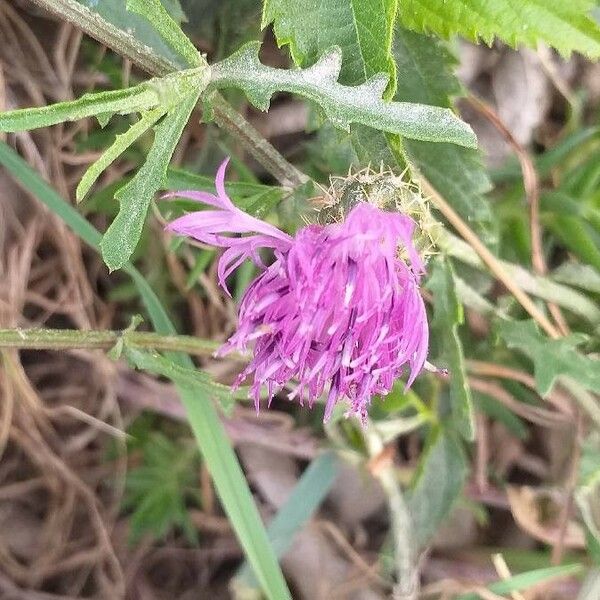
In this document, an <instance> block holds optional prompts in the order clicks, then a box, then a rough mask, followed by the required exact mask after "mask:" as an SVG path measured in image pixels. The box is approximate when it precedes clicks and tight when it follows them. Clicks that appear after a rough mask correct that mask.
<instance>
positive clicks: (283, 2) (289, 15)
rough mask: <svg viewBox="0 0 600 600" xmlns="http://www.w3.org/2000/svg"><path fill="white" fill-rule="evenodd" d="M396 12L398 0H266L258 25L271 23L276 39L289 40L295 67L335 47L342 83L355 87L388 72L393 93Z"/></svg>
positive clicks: (280, 44) (390, 90) (284, 42)
mask: <svg viewBox="0 0 600 600" xmlns="http://www.w3.org/2000/svg"><path fill="white" fill-rule="evenodd" d="M396 11H397V0H377V1H376V0H332V1H330V2H320V1H319V0H309V1H308V2H296V1H295V0H265V2H264V9H263V18H262V27H263V28H264V27H266V26H267V25H269V24H270V23H273V27H274V30H275V36H276V38H277V43H278V44H279V46H283V45H284V44H289V46H290V50H291V53H292V58H293V59H294V62H295V63H296V64H298V65H310V64H313V63H315V62H317V60H318V59H319V57H320V56H321V55H322V53H323V52H324V51H326V50H327V49H328V48H330V47H331V46H339V47H340V48H341V49H342V54H343V57H344V61H343V63H342V68H341V71H340V81H341V82H342V83H344V84H346V85H357V84H360V83H363V82H364V81H367V80H368V79H369V78H370V77H372V76H373V75H377V74H378V73H387V74H388V75H389V76H390V83H389V86H388V93H389V95H393V94H394V91H395V89H396V65H395V63H394V60H393V57H392V53H391V47H392V32H393V29H394V20H395V17H396ZM324 41H325V43H326V44H328V46H327V47H324V46H323V43H324Z"/></svg>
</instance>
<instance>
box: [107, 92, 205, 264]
mask: <svg viewBox="0 0 600 600" xmlns="http://www.w3.org/2000/svg"><path fill="white" fill-rule="evenodd" d="M199 95H200V92H199V91H196V92H192V93H189V94H188V95H187V96H186V97H184V98H183V99H182V101H181V103H180V104H179V105H178V106H176V107H175V108H174V109H173V110H172V111H171V112H169V113H168V114H167V115H166V116H165V117H164V119H163V120H162V121H161V122H160V123H159V124H158V125H157V126H156V128H155V135H154V143H153V144H152V147H151V148H150V151H149V152H148V156H147V158H146V162H145V163H144V164H143V165H142V167H141V168H140V170H139V171H138V172H137V173H136V174H135V176H134V177H133V179H132V180H131V181H129V182H128V183H127V184H125V185H124V186H123V187H122V188H121V189H119V191H118V192H117V194H116V196H115V197H116V198H117V200H119V203H120V210H119V214H118V215H117V217H116V218H115V220H114V221H113V222H112V223H111V225H110V227H109V228H108V230H107V231H106V233H105V234H104V237H103V238H102V257H103V258H104V262H105V263H106V264H107V266H108V268H109V269H110V270H111V271H112V270H114V269H120V268H121V267H122V266H123V265H124V264H125V263H126V262H127V261H128V260H129V257H130V256H131V254H132V253H133V251H134V250H135V247H136V246H137V243H138V241H139V239H140V236H141V235H142V228H143V226H144V222H145V220H146V213H147V212H148V207H149V206H150V202H151V201H152V198H153V197H154V194H155V193H156V192H157V190H158V189H159V188H160V186H161V184H162V182H163V180H164V178H165V176H166V174H167V166H168V165H169V162H170V160H171V156H172V155H173V152H174V151H175V147H176V146H177V142H179V138H180V137H181V133H182V132H183V128H184V127H185V125H186V124H187V122H188V119H189V117H190V114H191V113H192V111H193V110H194V107H195V106H196V102H197V101H198V96H199Z"/></svg>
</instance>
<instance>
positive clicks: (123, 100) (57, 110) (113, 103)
mask: <svg viewBox="0 0 600 600" xmlns="http://www.w3.org/2000/svg"><path fill="white" fill-rule="evenodd" d="M160 100H161V99H160V96H159V90H158V89H157V88H155V87H153V86H152V84H151V83H142V84H140V85H136V86H135V87H130V88H126V89H123V90H111V91H108V92H98V93H95V94H84V95H83V96H81V98H78V99H77V100H71V101H69V102H58V103H57V104H51V105H49V106H40V107H39V108H23V109H19V110H9V111H6V112H3V113H0V131H26V130H29V129H37V128H38V127H49V126H50V125H56V124H57V123H63V122H65V121H77V120H78V119H85V118H87V117H94V116H98V115H102V116H103V117H105V116H107V115H113V114H116V113H118V114H121V115H124V114H128V113H133V112H138V111H142V110H148V109H150V108H154V107H155V106H157V105H158V104H160Z"/></svg>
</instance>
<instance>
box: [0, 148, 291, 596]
mask: <svg viewBox="0 0 600 600" xmlns="http://www.w3.org/2000/svg"><path fill="white" fill-rule="evenodd" d="M0 164H2V165H3V166H4V167H5V168H6V169H7V170H8V171H9V172H10V173H11V174H12V175H13V176H14V177H15V178H16V179H17V180H18V181H19V182H20V183H21V185H23V187H24V188H25V189H27V190H29V191H30V192H31V193H32V194H33V195H34V196H35V197H36V198H37V199H38V200H39V201H40V202H42V203H43V204H45V205H46V206H47V207H48V208H49V209H50V210H51V211H52V212H54V213H55V214H56V215H57V216H58V217H60V218H61V219H62V220H63V221H64V222H65V223H66V224H67V225H68V226H69V227H70V228H71V229H72V230H73V231H74V232H75V233H76V234H77V235H79V236H80V237H81V238H82V239H83V240H84V241H85V242H86V243H87V244H89V245H90V246H91V247H92V248H94V249H95V250H98V251H99V250H100V240H101V235H100V232H98V231H97V230H96V229H95V228H94V227H93V226H92V225H91V224H90V223H89V222H88V221H86V220H85V219H84V218H83V217H82V216H81V215H80V214H79V213H78V212H77V211H76V210H75V209H74V208H73V207H72V206H71V205H70V204H69V203H68V202H66V201H65V200H64V199H63V198H61V197H60V196H59V195H58V194H57V192H56V191H55V190H54V189H53V188H52V187H51V186H50V185H48V184H47V183H46V182H45V181H44V180H43V179H42V178H41V177H40V176H39V175H38V174H37V173H36V172H35V171H34V170H33V169H31V167H29V166H28V165H27V164H26V163H25V162H24V161H23V159H21V158H20V157H19V156H18V154H16V152H15V151H14V150H12V149H11V148H10V147H9V146H7V145H6V144H4V143H3V142H0ZM124 270H125V271H126V272H127V273H128V274H129V275H130V276H131V278H132V279H133V281H134V282H135V284H136V286H137V287H138V289H139V291H140V295H141V297H142V300H143V301H144V304H145V306H146V309H147V310H148V314H149V315H150V318H151V320H152V324H153V326H154V329H155V330H156V332H157V333H160V334H162V335H174V334H176V333H177V331H176V330H175V327H174V325H173V323H172V322H171V320H170V319H169V316H168V315H167V313H166V311H165V309H164V307H163V306H162V304H161V303H160V301H159V300H158V298H157V296H156V294H155V293H154V291H153V290H152V288H151V287H150V285H149V284H148V282H147V281H146V280H145V279H144V277H143V276H142V274H141V273H140V272H139V271H138V270H137V269H136V268H135V267H134V266H133V265H131V264H127V265H125V267H124ZM169 358H171V359H172V360H174V361H176V362H177V364H179V365H181V366H182V367H187V368H189V369H193V368H194V363H193V362H192V359H191V358H190V357H189V356H188V355H186V354H181V353H176V354H175V353H172V354H169ZM177 391H178V393H179V395H180V397H181V401H182V403H183V405H184V407H185V409H186V413H187V415H188V420H189V423H190V426H191V428H192V430H193V431H194V435H195V436H196V440H197V442H198V446H199V447H200V450H201V452H202V455H203V456H204V459H205V461H206V464H207V466H208V468H209V470H210V472H211V475H212V478H213V481H214V484H215V488H216V490H217V493H218V494H219V498H220V499H221V503H222V505H223V508H224V509H225V513H226V514H227V516H228V517H229V520H230V521H231V525H232V527H233V529H234V531H235V532H236V535H237V537H238V539H239V540H240V544H241V546H242V548H243V549H244V552H245V553H246V556H247V558H248V561H249V562H250V564H251V565H252V567H253V569H254V572H255V573H256V574H257V577H258V580H259V582H260V584H261V586H262V588H263V590H264V592H265V595H266V596H267V598H269V600H285V599H288V598H291V595H290V592H289V590H288V588H287V585H286V583H285V579H284V578H283V574H282V573H281V569H280V568H279V565H278V563H277V559H276V557H275V555H274V552H273V549H272V548H271V545H270V543H269V540H268V538H267V533H266V531H265V528H264V526H263V524H262V521H261V518H260V515H259V514H258V510H257V508H256V505H255V504H254V500H253V499H252V494H251V492H250V489H249V488H248V484H247V482H246V479H245V477H244V473H243V471H242V469H241V467H240V463H239V462H238V460H237V457H236V455H235V453H234V451H233V449H232V447H231V445H230V443H229V441H228V438H227V434H226V433H225V430H224V428H223V424H222V423H221V421H220V419H219V415H218V414H217V411H216V409H215V407H214V405H213V404H212V402H210V400H209V399H208V398H207V397H203V396H202V395H199V394H197V393H195V392H192V391H191V390H190V389H189V388H187V387H185V386H177Z"/></svg>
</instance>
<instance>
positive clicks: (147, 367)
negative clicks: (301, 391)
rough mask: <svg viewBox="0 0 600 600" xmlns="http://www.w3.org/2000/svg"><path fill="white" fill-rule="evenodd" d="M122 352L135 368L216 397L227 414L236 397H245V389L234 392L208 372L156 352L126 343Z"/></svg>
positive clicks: (191, 390)
mask: <svg viewBox="0 0 600 600" xmlns="http://www.w3.org/2000/svg"><path fill="white" fill-rule="evenodd" d="M123 354H124V355H125V357H126V358H127V359H128V360H129V362H130V363H131V364H132V365H134V366H135V367H136V368H137V369H142V370H143V371H148V372H149V373H153V374H154V375H162V376H163V377H167V378H168V379H170V380H171V381H172V382H173V383H176V384H177V385H179V386H182V387H185V388H188V389H189V390H190V392H201V393H202V394H204V395H207V396H209V397H211V398H213V399H217V400H218V401H219V403H220V404H221V406H222V408H223V410H224V411H225V412H226V413H228V414H229V413H230V412H231V411H232V410H233V407H234V405H235V399H236V398H237V399H245V398H246V397H247V395H248V394H247V390H238V391H237V392H236V393H235V394H234V393H233V392H232V391H231V388H230V387H228V386H226V385H222V384H220V383H217V382H215V381H213V380H212V378H211V377H210V375H208V373H204V372H203V371H199V370H197V369H190V368H189V367H183V366H181V365H179V364H177V363H175V362H173V361H172V360H170V359H168V358H165V357H164V356H161V355H160V354H159V353H158V352H148V351H144V350H140V349H139V348H134V347H132V346H130V345H127V343H126V344H125V347H124V348H123Z"/></svg>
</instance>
